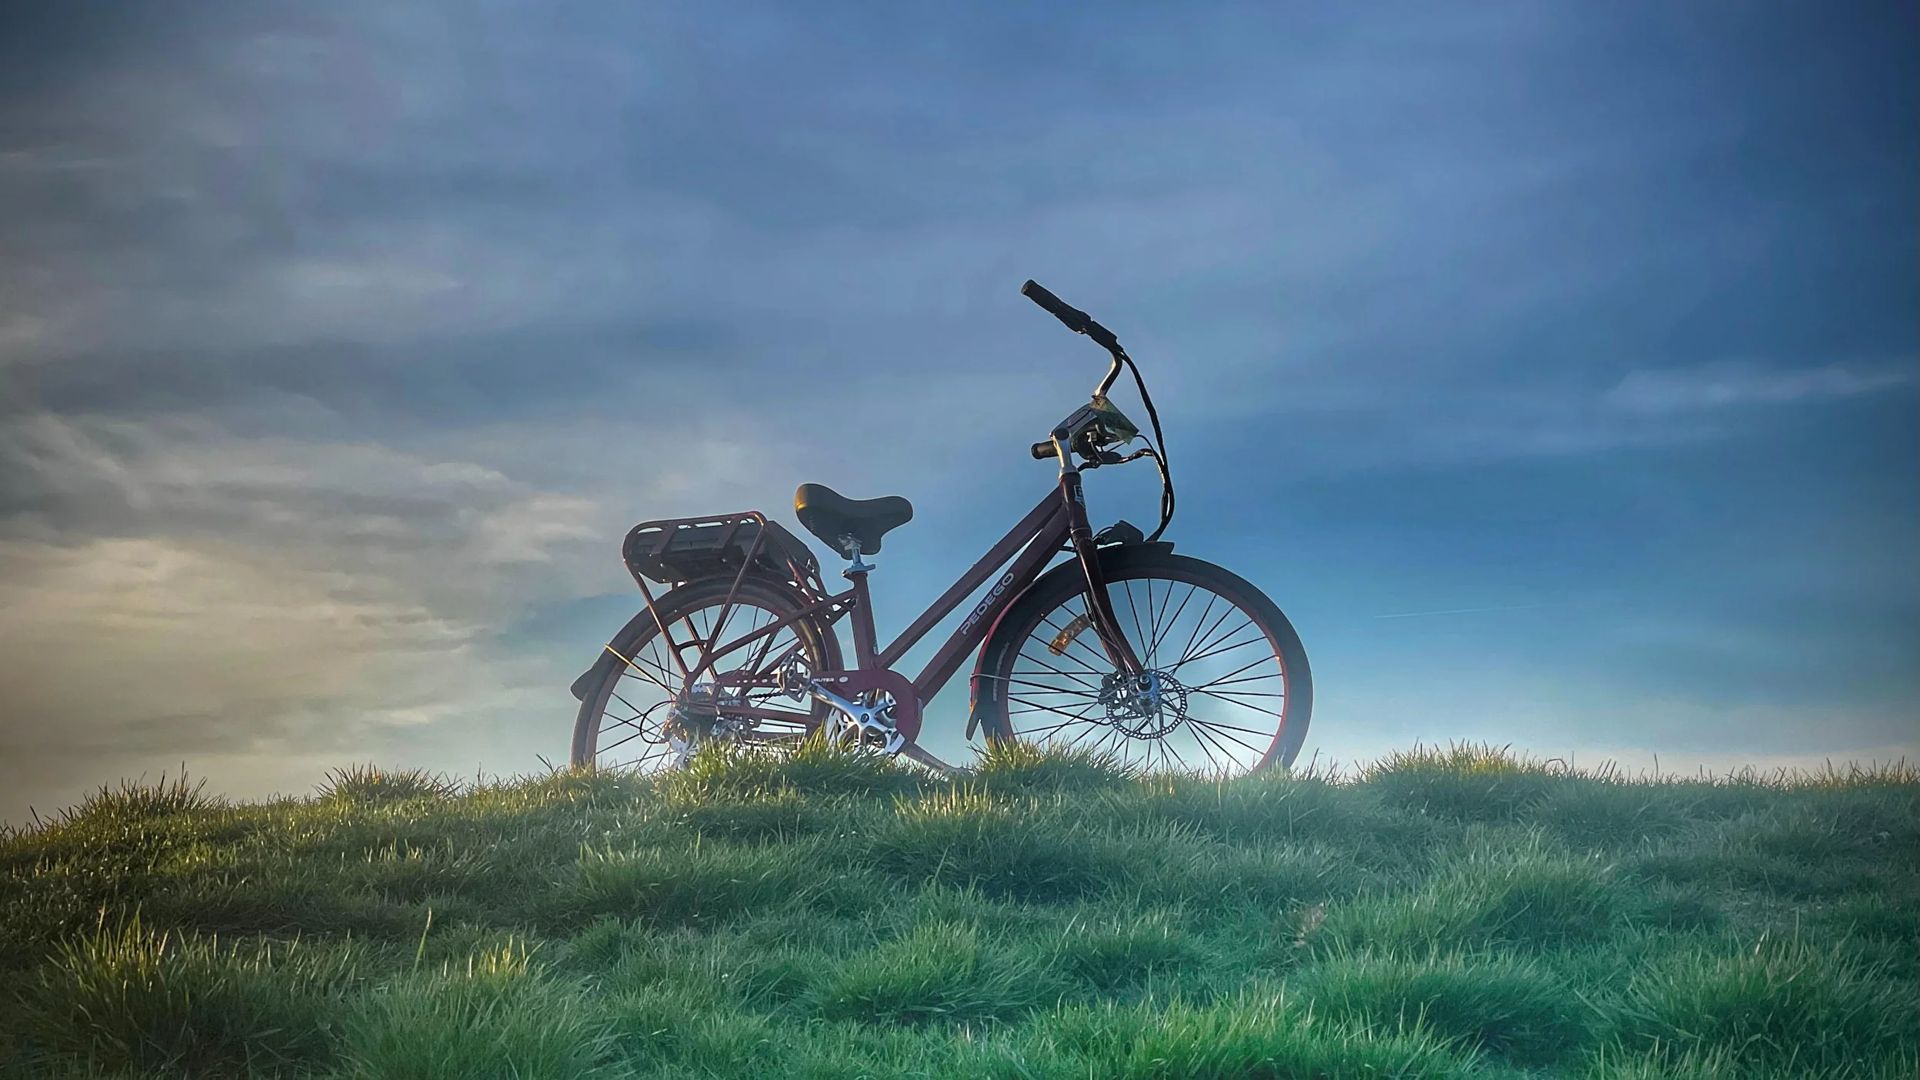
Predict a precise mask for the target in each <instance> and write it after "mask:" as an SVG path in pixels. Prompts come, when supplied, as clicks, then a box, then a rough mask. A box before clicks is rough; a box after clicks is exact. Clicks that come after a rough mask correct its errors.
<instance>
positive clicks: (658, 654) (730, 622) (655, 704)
mask: <svg viewBox="0 0 1920 1080" xmlns="http://www.w3.org/2000/svg"><path fill="white" fill-rule="evenodd" d="M723 613H724V614H725V621H724V623H722V622H721V616H722V614H723ZM781 618H783V616H782V615H781V614H780V613H779V612H776V611H774V610H772V609H771V608H768V607H765V606H763V605H761V604H759V603H756V602H754V601H751V600H744V599H742V600H736V601H735V602H734V603H733V605H732V607H731V610H730V611H729V610H727V605H726V604H724V603H723V602H722V601H720V600H717V599H716V600H714V601H712V602H710V603H705V604H702V605H701V606H698V607H695V608H692V609H690V610H688V611H686V612H684V613H681V614H679V615H678V616H676V617H675V618H674V619H673V621H672V622H670V623H668V624H667V626H666V634H665V635H663V634H662V633H661V632H660V630H659V629H657V628H656V629H654V631H653V632H652V633H650V634H646V635H645V636H644V637H643V639H642V640H641V641H640V642H639V643H638V644H636V645H635V646H633V648H632V651H631V653H630V654H629V655H626V656H624V657H622V660H623V661H624V662H623V663H621V664H619V665H617V666H616V668H615V672H614V674H613V675H612V677H611V678H610V679H609V680H608V682H607V684H606V685H605V686H604V687H603V688H602V689H601V691H600V693H599V694H598V695H597V697H596V698H595V701H596V703H597V707H596V710H595V715H594V716H593V717H592V720H591V724H590V730H591V732H592V745H591V746H590V747H589V748H588V753H587V754H586V755H583V756H584V757H585V758H586V759H587V760H591V761H592V762H593V763H594V764H595V765H597V766H598V767H600V768H606V769H631V770H640V771H653V770H657V769H663V768H672V767H674V766H676V765H679V764H681V763H683V762H684V761H685V760H686V758H687V756H688V755H690V754H691V753H692V752H693V751H694V750H697V749H698V748H699V747H700V746H702V745H704V744H706V743H708V742H712V741H728V742H734V743H739V744H742V745H755V746H764V747H779V746H786V745H792V744H796V743H798V742H799V741H800V740H801V739H802V738H804V737H805V736H806V734H807V733H808V732H809V731H811V730H812V729H813V727H814V725H815V723H816V722H817V721H816V717H815V715H814V713H813V711H812V708H811V705H810V704H809V703H796V702H794V701H793V700H792V699H791V698H789V697H787V696H785V695H784V694H782V693H781V692H780V691H779V690H778V689H774V688H770V687H769V688H745V689H742V690H738V691H735V690H729V689H726V688H715V687H714V685H713V683H712V680H713V679H714V678H715V677H716V676H725V675H734V674H738V673H741V672H743V671H744V672H747V673H749V674H756V675H757V674H765V673H768V672H771V671H774V670H777V669H778V668H779V667H780V666H781V665H782V664H784V663H786V662H788V661H792V662H795V663H797V664H798V665H799V666H800V668H801V669H802V670H805V671H808V672H810V671H811V670H813V667H814V666H815V665H817V664H818V663H819V660H820V658H819V656H818V655H816V653H815V650H813V649H812V648H810V647H809V646H808V643H807V642H806V640H805V639H803V638H802V637H801V636H800V635H799V633H798V632H797V630H796V628H795V627H794V626H786V627H782V628H781V629H779V630H776V631H774V632H773V633H772V634H769V635H768V636H767V637H765V638H763V639H761V640H760V641H758V642H756V643H754V644H752V645H749V646H746V647H744V648H741V649H738V650H736V651H734V652H733V653H730V654H728V655H727V656H723V657H721V658H720V660H719V661H718V662H717V663H715V664H714V665H713V668H712V670H710V671H708V672H704V673H702V674H701V675H700V678H699V679H698V680H695V681H694V683H693V684H692V685H691V686H689V683H688V679H687V677H686V675H685V674H684V673H683V667H682V665H684V668H685V670H686V671H694V670H698V669H699V667H700V664H701V661H702V660H703V659H705V657H706V656H707V655H708V654H709V653H710V652H711V651H713V650H714V648H715V645H714V642H715V639H716V638H724V639H725V641H727V642H733V641H738V640H740V639H741V638H744V637H747V636H748V635H750V634H752V633H754V632H755V631H758V630H761V629H764V628H766V627H768V626H771V625H772V624H773V623H775V622H777V621H779V620H780V619H781ZM716 625H717V628H718V631H719V633H718V634H716V633H715V630H716ZM676 656H677V659H676ZM739 707H745V708H750V709H753V710H754V711H755V712H756V714H775V715H755V716H752V717H741V716H739V715H737V714H736V713H734V712H733V710H734V709H735V708H739Z"/></svg>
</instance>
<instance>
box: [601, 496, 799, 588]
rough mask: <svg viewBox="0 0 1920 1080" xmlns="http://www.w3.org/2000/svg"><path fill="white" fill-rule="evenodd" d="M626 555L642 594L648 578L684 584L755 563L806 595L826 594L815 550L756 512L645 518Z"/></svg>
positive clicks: (738, 571) (733, 574) (758, 570)
mask: <svg viewBox="0 0 1920 1080" xmlns="http://www.w3.org/2000/svg"><path fill="white" fill-rule="evenodd" d="M621 555H622V556H623V557H624V558H625V559H626V563H627V570H628V572H630V573H632V574H633V577H634V580H635V581H637V582H640V583H641V584H640V588H641V590H642V591H643V592H644V591H647V588H646V584H645V581H655V582H659V583H660V584H662V585H681V584H684V583H686V582H689V581H697V580H700V579H703V578H710V577H721V576H725V577H728V578H737V577H739V576H741V575H742V574H743V573H745V572H747V570H748V568H749V567H751V570H752V571H753V572H756V573H761V574H765V575H767V576H769V577H773V578H775V579H777V580H780V581H784V582H787V583H789V584H792V585H794V586H796V587H798V588H799V589H800V590H801V591H803V592H805V593H809V594H811V595H815V596H824V595H826V586H825V584H824V583H823V582H822V581H821V580H820V563H819V561H818V560H817V559H815V558H814V557H813V552H812V551H810V550H808V548H807V545H805V544H803V543H801V542H800V540H799V538H797V537H795V536H794V535H793V534H792V533H790V532H788V531H787V530H786V529H784V528H782V527H781V526H780V525H779V524H778V523H776V522H772V521H768V520H767V518H766V515H764V514H762V513H760V512H759V511H757V510H749V511H747V512H745V513H739V514H717V515H713V516H710V517H694V518H672V519H668V520H662V521H643V522H641V523H640V524H638V525H635V526H634V527H633V528H632V529H631V530H630V531H629V532H628V533H627V540H626V543H625V544H624V545H622V547H621ZM642 579H645V581H643V580H642Z"/></svg>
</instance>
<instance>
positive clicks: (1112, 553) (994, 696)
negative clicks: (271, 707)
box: [967, 540, 1173, 739]
mask: <svg viewBox="0 0 1920 1080" xmlns="http://www.w3.org/2000/svg"><path fill="white" fill-rule="evenodd" d="M1142 549H1146V550H1152V551H1163V552H1164V551H1172V550H1173V541H1171V540H1156V541H1154V542H1153V543H1150V544H1149V543H1139V544H1109V545H1107V546H1105V547H1103V548H1101V549H1100V564H1101V565H1102V566H1103V567H1104V566H1105V565H1106V564H1107V562H1108V561H1109V560H1111V559H1113V558H1115V557H1117V556H1118V555H1119V554H1120V553H1121V552H1122V551H1138V550H1142ZM1060 577H1069V578H1073V579H1074V580H1076V581H1085V578H1084V577H1083V576H1082V572H1081V569H1080V560H1078V559H1070V560H1068V561H1067V562H1063V563H1061V564H1060V565H1059V566H1056V567H1054V568H1053V569H1051V570H1049V571H1047V572H1046V573H1044V574H1041V575H1040V576H1039V577H1037V578H1034V579H1033V584H1031V585H1028V586H1027V587H1026V588H1025V589H1023V590H1021V592H1020V595H1018V596H1015V597H1014V598H1013V599H1011V600H1009V601H1007V602H1006V603H1005V604H1003V605H1001V607H1000V614H998V615H997V616H995V617H994V620H993V626H992V627H991V628H990V629H989V630H988V631H987V636H986V637H984V638H982V639H980V649H979V651H978V652H976V653H974V656H973V674H972V675H970V676H968V677H967V738H968V739H972V738H973V734H974V732H975V731H977V730H979V727H980V705H981V703H982V702H981V694H982V693H983V692H984V693H985V694H986V696H987V699H988V701H989V702H990V703H997V702H998V700H999V699H998V695H999V694H1001V693H1002V692H1003V690H1004V688H1002V687H998V686H993V685H990V684H991V682H992V680H990V679H983V678H981V669H982V667H984V666H985V664H986V660H987V648H988V646H990V645H992V644H993V641H994V639H995V638H997V637H999V636H1000V623H1001V621H1002V620H1004V619H1005V618H1006V617H1007V612H1009V611H1012V610H1013V609H1014V608H1015V607H1016V606H1017V605H1018V604H1019V602H1020V601H1021V600H1022V599H1023V598H1025V596H1026V595H1027V593H1030V592H1032V591H1033V590H1035V589H1038V588H1040V587H1041V586H1043V585H1047V584H1050V583H1051V582H1052V581H1053V580H1054V579H1056V578H1060Z"/></svg>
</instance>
